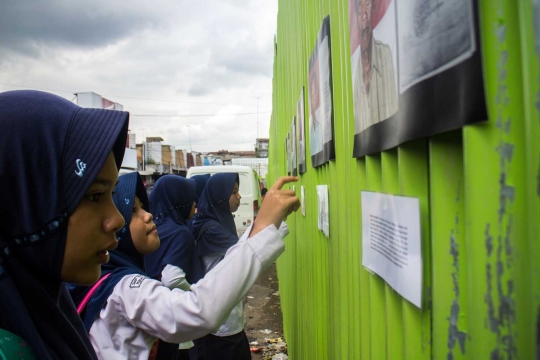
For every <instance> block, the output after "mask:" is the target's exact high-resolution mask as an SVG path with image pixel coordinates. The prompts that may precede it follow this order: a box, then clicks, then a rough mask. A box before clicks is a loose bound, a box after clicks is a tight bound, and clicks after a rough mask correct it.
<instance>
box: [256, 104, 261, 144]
mask: <svg viewBox="0 0 540 360" xmlns="http://www.w3.org/2000/svg"><path fill="white" fill-rule="evenodd" d="M261 97H262V95H261V96H257V97H256V98H255V99H257V139H258V138H259V99H260V98H261Z"/></svg>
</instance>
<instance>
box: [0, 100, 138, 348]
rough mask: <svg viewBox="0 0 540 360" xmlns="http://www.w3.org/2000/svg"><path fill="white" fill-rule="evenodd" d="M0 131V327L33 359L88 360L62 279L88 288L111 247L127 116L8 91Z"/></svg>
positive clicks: (0, 107) (0, 108)
mask: <svg viewBox="0 0 540 360" xmlns="http://www.w3.org/2000/svg"><path fill="white" fill-rule="evenodd" d="M0 124H1V126H2V128H3V129H4V130H5V131H2V132H0V144H2V146H1V147H0V184H2V189H1V190H0V192H1V194H2V195H1V199H2V206H1V207H0V218H1V219H2V229H1V230H0V253H1V255H0V294H1V296H0V328H1V329H3V330H4V331H8V332H10V333H11V334H13V336H15V337H20V338H22V339H24V343H25V344H27V345H28V344H29V345H30V347H31V349H32V350H33V352H34V354H35V356H36V358H39V359H95V358H96V354H95V352H94V350H93V349H92V345H91V343H90V341H89V339H88V336H87V335H86V332H85V329H84V326H83V323H82V321H81V319H80V318H79V316H78V315H77V312H76V309H75V307H74V305H73V303H72V301H71V299H70V297H69V294H68V293H67V290H66V288H65V286H64V284H63V282H64V281H66V282H73V283H79V284H87V285H90V284H92V283H94V282H95V281H97V279H98V278H99V274H100V267H101V265H102V264H103V263H106V262H107V261H108V260H109V254H108V251H109V250H112V249H114V248H115V247H116V246H117V240H116V237H115V233H116V231H117V230H119V229H120V228H121V227H122V226H123V224H124V220H123V219H122V217H121V216H120V213H119V212H118V210H117V209H116V207H115V206H114V203H113V201H112V191H113V188H114V184H115V183H116V181H117V178H118V168H119V167H120V164H121V162H122V158H123V156H124V149H125V144H126V137H127V125H128V113H125V112H120V111H112V110H102V109H83V108H80V107H78V106H76V105H74V104H73V103H71V102H69V101H67V100H65V99H63V98H60V97H58V96H55V95H52V94H47V93H43V92H38V91H11V92H5V93H1V94H0ZM5 346H6V344H5V343H2V345H1V347H0V353H2V348H3V347H5ZM7 346H9V344H8V345H7ZM27 348H28V346H27Z"/></svg>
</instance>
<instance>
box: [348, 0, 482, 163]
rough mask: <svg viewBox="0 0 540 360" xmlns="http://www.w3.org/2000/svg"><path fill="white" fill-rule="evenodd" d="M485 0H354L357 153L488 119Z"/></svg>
mask: <svg viewBox="0 0 540 360" xmlns="http://www.w3.org/2000/svg"><path fill="white" fill-rule="evenodd" d="M477 6H478V4H477V0H447V1H442V0H436V1H432V0H400V1H396V0H349V26H350V28H349V30H350V46H351V64H352V69H351V74H352V80H353V101H354V123H355V135H354V150H353V156H354V157H361V156H364V155H367V154H371V153H375V152H379V151H383V150H388V149H390V148H393V147H395V146H398V145H399V144H402V143H404V142H406V141H410V140H414V139H419V138H423V137H426V136H431V135H434V134H438V133H442V132H446V131H451V130H455V129H459V128H461V127H463V126H464V125H467V124H471V123H475V122H479V121H484V120H486V119H487V111H486V105H485V100H484V88H483V76H482V62H481V55H480V51H478V48H477V45H476V44H478V42H479V38H478V33H479V31H478V20H477Z"/></svg>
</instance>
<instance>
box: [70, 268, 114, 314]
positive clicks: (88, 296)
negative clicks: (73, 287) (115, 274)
mask: <svg viewBox="0 0 540 360" xmlns="http://www.w3.org/2000/svg"><path fill="white" fill-rule="evenodd" d="M111 274H112V273H108V274H106V275H104V276H103V277H102V278H101V279H99V280H98V282H97V283H95V284H94V285H93V286H92V287H91V288H90V290H88V292H87V293H86V295H85V296H84V299H82V301H81V303H80V304H79V306H77V313H78V314H79V315H80V314H81V313H82V312H83V310H84V308H85V307H86V304H88V302H89V301H90V299H91V298H92V295H94V293H95V292H96V290H97V289H98V287H99V286H100V285H101V284H102V283H103V282H104V281H105V280H106V279H107V278H108V277H109V276H110V275H111Z"/></svg>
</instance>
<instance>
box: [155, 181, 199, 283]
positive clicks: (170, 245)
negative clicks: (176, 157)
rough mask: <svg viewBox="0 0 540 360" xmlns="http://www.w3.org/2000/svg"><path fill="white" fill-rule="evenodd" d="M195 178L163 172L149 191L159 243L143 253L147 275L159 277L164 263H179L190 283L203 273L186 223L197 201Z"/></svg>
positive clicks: (177, 264) (158, 278)
mask: <svg viewBox="0 0 540 360" xmlns="http://www.w3.org/2000/svg"><path fill="white" fill-rule="evenodd" d="M197 198H198V197H197V192H196V184H195V180H192V179H186V178H183V177H180V176H178V175H165V176H162V177H161V178H159V180H158V181H156V183H155V184H154V189H153V190H152V192H151V193H150V200H151V204H150V209H151V212H152V214H154V215H155V223H156V227H157V229H158V233H159V238H160V240H161V246H160V247H159V249H157V250H156V251H154V252H153V253H151V254H148V255H146V256H145V264H146V270H147V273H148V275H150V276H151V277H153V278H154V279H157V280H161V272H162V271H163V268H164V267H165V266H166V265H173V266H178V267H179V268H181V269H182V270H184V272H185V273H186V279H187V281H188V282H189V283H190V284H191V283H193V282H196V281H197V280H199V279H200V278H201V277H202V270H201V266H200V262H199V261H198V258H197V257H196V252H195V250H194V245H195V243H194V240H193V236H192V235H191V232H190V231H189V229H188V227H187V225H186V219H187V218H188V217H189V214H190V213H191V208H192V206H193V203H194V202H197Z"/></svg>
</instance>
